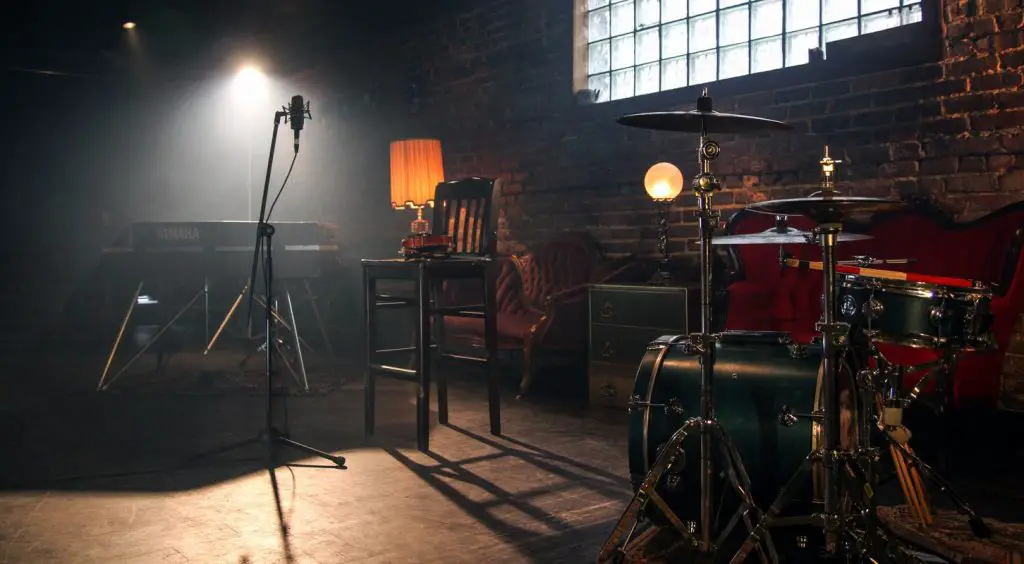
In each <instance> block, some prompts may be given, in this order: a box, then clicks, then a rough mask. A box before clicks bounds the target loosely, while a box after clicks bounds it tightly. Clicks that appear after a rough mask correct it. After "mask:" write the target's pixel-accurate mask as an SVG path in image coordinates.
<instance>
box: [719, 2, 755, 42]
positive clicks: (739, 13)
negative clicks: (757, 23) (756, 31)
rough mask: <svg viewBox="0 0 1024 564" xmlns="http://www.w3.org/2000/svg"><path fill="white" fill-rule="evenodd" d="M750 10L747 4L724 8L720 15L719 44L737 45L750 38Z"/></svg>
mask: <svg viewBox="0 0 1024 564" xmlns="http://www.w3.org/2000/svg"><path fill="white" fill-rule="evenodd" d="M748 16H749V11H748V9H747V7H746V6H741V7H739V8H733V9H731V10H722V11H721V12H720V13H719V15H718V44H719V45H735V44H736V43H741V42H743V43H745V42H746V41H747V39H748V33H747V32H748V31H749V29H750V28H749V25H750V19H749V17H748Z"/></svg>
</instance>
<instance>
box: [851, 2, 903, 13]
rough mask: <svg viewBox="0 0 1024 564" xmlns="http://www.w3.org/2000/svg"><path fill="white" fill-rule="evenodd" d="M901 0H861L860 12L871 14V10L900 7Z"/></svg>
mask: <svg viewBox="0 0 1024 564" xmlns="http://www.w3.org/2000/svg"><path fill="white" fill-rule="evenodd" d="M899 6H900V0H861V2H860V13H861V14H862V15H863V14H870V13H871V12H877V11H879V10H888V9H890V8H899Z"/></svg>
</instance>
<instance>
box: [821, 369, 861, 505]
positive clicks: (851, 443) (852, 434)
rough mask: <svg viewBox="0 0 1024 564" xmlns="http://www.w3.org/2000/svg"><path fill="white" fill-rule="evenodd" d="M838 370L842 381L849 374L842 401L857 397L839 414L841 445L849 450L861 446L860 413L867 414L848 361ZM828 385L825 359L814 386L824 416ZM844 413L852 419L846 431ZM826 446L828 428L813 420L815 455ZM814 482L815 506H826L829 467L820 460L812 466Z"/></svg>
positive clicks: (839, 390) (841, 447) (841, 389)
mask: <svg viewBox="0 0 1024 564" xmlns="http://www.w3.org/2000/svg"><path fill="white" fill-rule="evenodd" d="M837 368H838V374H837V375H836V376H837V377H839V378H842V377H843V375H846V377H847V378H848V380H849V387H848V388H842V387H840V388H838V392H839V394H840V399H841V398H842V394H843V392H848V393H850V394H851V395H852V396H853V397H850V398H849V399H850V402H851V403H850V405H848V406H843V405H842V404H840V407H839V410H840V415H839V421H840V428H839V433H840V435H839V442H840V444H839V448H840V449H844V450H847V449H853V448H856V447H857V446H859V445H860V439H861V437H860V415H859V414H860V413H862V412H863V409H859V408H860V407H861V406H858V405H857V402H858V398H859V395H858V394H857V389H856V385H857V383H856V381H854V379H853V374H852V373H851V371H850V366H849V364H848V363H847V362H846V361H844V360H840V362H839V363H838V366H837ZM824 383H825V361H824V359H823V360H822V361H821V362H820V363H819V364H818V381H817V384H815V386H814V412H815V413H823V408H824V407H825V405H824V399H825V398H824V397H822V396H823V394H822V392H823V390H822V387H823V385H824ZM837 383H838V382H837ZM844 413H848V414H849V416H850V417H849V422H848V427H847V428H846V429H843V426H842V421H843V414H844ZM844 439H845V444H844ZM824 446H825V432H824V426H823V425H822V424H821V423H819V422H818V421H813V420H812V421H811V452H818V451H819V450H820V449H822V448H824ZM811 481H812V483H813V488H814V489H813V492H814V501H815V503H823V502H824V500H825V466H824V464H822V463H821V460H820V459H817V460H815V461H813V462H812V464H811Z"/></svg>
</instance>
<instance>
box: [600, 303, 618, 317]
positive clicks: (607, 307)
mask: <svg viewBox="0 0 1024 564" xmlns="http://www.w3.org/2000/svg"><path fill="white" fill-rule="evenodd" d="M598 315H600V316H601V319H610V318H612V317H615V306H613V305H612V303H611V302H605V303H604V305H603V306H601V311H600V312H599V313H598Z"/></svg>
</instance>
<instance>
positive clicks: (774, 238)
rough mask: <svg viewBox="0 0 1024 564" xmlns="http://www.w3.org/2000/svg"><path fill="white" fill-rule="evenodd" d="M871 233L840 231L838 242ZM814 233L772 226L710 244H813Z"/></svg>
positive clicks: (856, 238) (864, 236)
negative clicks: (783, 229)
mask: <svg viewBox="0 0 1024 564" xmlns="http://www.w3.org/2000/svg"><path fill="white" fill-rule="evenodd" d="M871 238H872V237H871V235H860V234H858V233H840V234H839V242H843V241H863V240H864V239H871ZM815 243H817V241H816V240H815V237H814V234H813V233H811V232H809V231H801V230H799V229H793V228H792V227H787V228H786V229H785V231H779V230H778V229H776V228H774V227H772V228H770V229H765V230H764V231H761V232H759V233H744V234H742V235H725V236H724V237H715V238H713V239H711V244H712V245H789V244H798V245H799V244H815Z"/></svg>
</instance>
